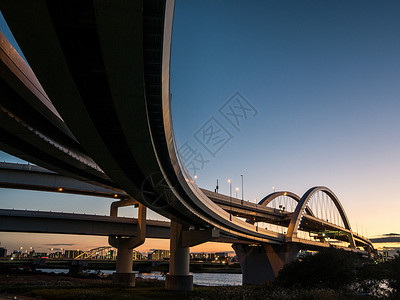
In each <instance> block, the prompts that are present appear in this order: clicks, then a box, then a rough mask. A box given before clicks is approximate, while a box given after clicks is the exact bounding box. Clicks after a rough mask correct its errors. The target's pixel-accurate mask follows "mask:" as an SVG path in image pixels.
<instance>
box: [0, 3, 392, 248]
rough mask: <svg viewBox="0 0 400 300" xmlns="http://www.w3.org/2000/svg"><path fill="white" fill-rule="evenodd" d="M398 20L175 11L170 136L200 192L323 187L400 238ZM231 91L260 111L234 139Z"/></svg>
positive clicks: (311, 11)
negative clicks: (199, 137) (209, 130)
mask: <svg viewBox="0 0 400 300" xmlns="http://www.w3.org/2000/svg"><path fill="white" fill-rule="evenodd" d="M399 15H400V2H398V1H330V2H328V1H323V2H322V1H301V2H300V1H251V2H250V3H249V2H247V1H246V2H245V1H187V0H185V1H183V0H178V1H176V8H175V20H174V33H173V45H172V73H171V92H172V95H173V98H172V107H173V117H174V127H175V133H176V137H177V143H178V145H183V144H184V143H185V142H189V143H190V144H191V145H192V146H193V147H195V148H196V149H197V150H198V151H199V152H201V153H202V154H203V155H204V157H205V158H206V159H208V160H209V161H210V162H209V163H207V164H205V166H204V168H203V169H202V170H200V171H199V172H198V179H197V181H196V182H197V183H198V185H199V186H201V187H204V188H207V189H211V190H213V189H214V187H215V183H216V179H219V181H220V184H219V185H220V192H221V193H225V194H228V193H229V185H228V183H227V179H228V178H231V179H232V181H233V187H236V186H238V187H241V181H240V175H241V174H243V175H244V180H245V186H244V187H245V198H246V199H250V200H252V201H254V199H255V198H257V199H261V198H262V197H263V196H264V195H266V194H269V193H270V192H272V187H273V186H275V187H276V189H277V190H289V191H292V192H295V193H297V194H299V195H302V194H303V193H304V192H305V191H306V190H307V189H308V188H310V187H312V186H316V185H325V186H328V187H330V188H331V189H332V190H333V191H334V192H335V193H336V194H337V195H338V197H339V199H340V200H341V202H342V204H343V206H344V208H345V210H346V212H347V215H348V217H349V218H350V220H351V222H352V224H353V227H354V228H355V227H356V222H357V225H358V226H357V227H358V228H359V231H361V226H362V227H363V228H364V233H365V231H368V235H369V236H377V235H380V234H383V233H390V232H397V233H399V232H400V222H399V221H398V212H399V211H400V201H399V200H400V199H399V196H398V194H397V187H398V185H399V183H400V175H399V167H400V160H399V153H400V138H399V128H400V119H399V117H398V115H399V112H400V99H399V98H400V97H399V95H400V59H399V53H400V35H399V31H400V18H399V17H398V16H399ZM0 26H1V27H2V28H3V27H4V26H2V25H1V23H0ZM2 31H3V30H2ZM236 92H240V93H241V94H242V95H243V96H244V97H245V98H246V99H247V100H248V101H249V102H250V103H251V104H252V105H253V107H254V108H255V109H256V110H257V115H256V116H255V117H250V118H249V119H248V120H246V121H245V122H243V123H242V124H241V125H240V131H238V130H236V129H235V128H234V127H232V126H231V125H230V124H229V123H228V122H227V121H226V119H224V118H223V117H222V115H221V114H220V113H219V111H218V110H219V108H221V107H222V106H223V105H224V103H225V102H226V101H228V99H229V98H230V97H231V96H232V95H234V94H235V93H236ZM210 117H214V118H215V119H216V120H217V121H219V122H220V123H221V124H223V126H224V127H225V128H226V130H227V131H229V132H230V134H231V135H232V136H233V139H232V140H230V141H229V142H228V143H227V144H226V145H225V146H224V147H223V148H222V149H221V150H220V151H219V152H218V153H217V154H216V155H215V157H214V156H211V155H210V154H209V153H208V152H207V151H206V150H204V148H202V146H201V145H200V144H199V143H198V141H196V139H195V138H194V134H195V133H196V132H197V131H198V130H199V129H200V128H201V127H202V126H203V124H204V123H205V122H206V121H207V120H208V119H209V118H210ZM4 159H5V160H12V158H10V157H8V156H7V155H5V154H2V155H0V160H4ZM0 199H1V207H2V208H11V207H14V208H30V209H47V210H49V209H51V210H58V211H76V212H96V213H102V214H106V213H107V212H108V205H109V203H110V200H108V199H99V198H92V197H78V196H70V195H56V194H50V193H39V192H23V191H12V190H4V189H2V190H0ZM124 213H125V214H128V215H131V212H130V211H128V210H125V211H124ZM151 216H153V217H156V216H155V215H151ZM31 236H32V235H29V236H28V235H24V234H14V235H12V237H11V236H10V235H9V234H5V233H0V241H3V244H5V245H7V241H9V242H8V244H9V245H10V246H9V248H12V246H11V245H14V243H17V242H15V241H14V240H17V239H23V238H25V239H27V238H28V237H31ZM37 237H38V236H37V235H35V239H36V240H37V242H38V244H40V239H39V238H37ZM41 237H42V236H41ZM52 237H53V240H54V239H55V237H57V239H59V240H62V239H65V238H64V237H62V236H52ZM71 239H72V240H74V241H75V243H76V244H79V243H83V242H79V240H81V239H82V238H75V239H73V238H71ZM97 239H103V238H93V239H92V241H93V242H92V244H93V245H94V244H96V243H101V241H103V240H104V243H103V244H106V240H105V239H103V240H101V241H100V240H97ZM12 240H13V242H11V241H12ZM42 240H43V241H44V240H47V238H45V236H43V239H42ZM76 241H78V242H76ZM82 241H83V239H82ZM34 242H35V241H34V240H32V242H31V243H34ZM153 242H154V241H153ZM43 243H45V242H43ZM55 243H57V242H55ZM82 245H83V244H82ZM152 245H153V244H150V245H149V244H148V243H147V245H146V247H147V248H146V247H144V248H143V249H149V248H152ZM154 245H156V246H154V248H156V247H157V246H158V244H154ZM26 246H28V245H26ZM38 247H39V246H38ZM87 247H90V246H87ZM210 247H211V246H210ZM64 248H65V247H64ZM81 248H84V246H82V247H81ZM227 248H229V247H227Z"/></svg>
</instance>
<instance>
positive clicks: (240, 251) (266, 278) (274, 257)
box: [232, 244, 299, 285]
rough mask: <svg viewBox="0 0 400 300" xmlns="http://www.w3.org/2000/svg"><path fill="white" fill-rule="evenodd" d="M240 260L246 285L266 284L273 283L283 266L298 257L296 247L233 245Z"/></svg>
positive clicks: (286, 245) (243, 281)
mask: <svg viewBox="0 0 400 300" xmlns="http://www.w3.org/2000/svg"><path fill="white" fill-rule="evenodd" d="M232 247H233V249H234V250H235V252H236V255H237V256H238V258H239V262H240V267H241V268H242V274H243V279H242V283H243V285H245V284H264V283H266V282H270V281H273V280H274V279H275V278H276V276H277V275H278V273H279V271H280V270H281V269H282V268H283V266H284V265H285V264H287V263H289V262H290V261H292V260H293V259H295V258H296V257H297V254H298V252H299V249H298V247H297V246H296V245H289V244H285V245H272V244H271V245H269V244H263V245H246V244H233V245H232Z"/></svg>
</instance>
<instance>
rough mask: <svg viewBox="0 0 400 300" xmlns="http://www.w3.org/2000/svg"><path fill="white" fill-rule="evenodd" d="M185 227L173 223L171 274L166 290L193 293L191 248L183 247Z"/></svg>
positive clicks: (167, 279) (166, 283)
mask: <svg viewBox="0 0 400 300" xmlns="http://www.w3.org/2000/svg"><path fill="white" fill-rule="evenodd" d="M183 229H184V228H183V226H182V225H181V224H179V223H177V222H175V221H171V237H170V259H169V273H168V274H167V276H166V278H165V289H167V290H173V291H192V290H193V275H189V260H190V251H189V247H185V246H183V243H182V236H183V234H182V232H183Z"/></svg>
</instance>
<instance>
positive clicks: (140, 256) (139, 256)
mask: <svg viewBox="0 0 400 300" xmlns="http://www.w3.org/2000/svg"><path fill="white" fill-rule="evenodd" d="M133 260H144V256H143V254H142V253H140V252H139V251H133Z"/></svg>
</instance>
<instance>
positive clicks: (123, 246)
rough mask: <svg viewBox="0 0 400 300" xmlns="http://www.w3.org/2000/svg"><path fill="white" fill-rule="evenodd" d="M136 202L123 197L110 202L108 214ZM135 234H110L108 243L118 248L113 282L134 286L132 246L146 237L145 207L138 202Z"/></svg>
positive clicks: (141, 242)
mask: <svg viewBox="0 0 400 300" xmlns="http://www.w3.org/2000/svg"><path fill="white" fill-rule="evenodd" d="M134 204H137V202H136V201H135V200H134V199H125V200H121V201H116V202H113V203H112V204H111V208H110V215H111V216H114V217H116V216H117V215H118V208H119V207H123V206H129V205H134ZM138 207H139V211H138V222H137V226H138V228H137V235H136V236H133V237H121V236H113V235H110V236H109V237H108V243H109V244H110V245H111V246H113V247H116V248H117V249H118V255H117V270H116V273H114V274H113V283H114V284H118V285H124V286H135V284H136V283H135V274H134V273H132V267H133V260H132V256H133V248H135V247H137V246H140V245H141V244H143V243H144V241H145V239H146V207H145V206H144V205H142V204H138Z"/></svg>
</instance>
